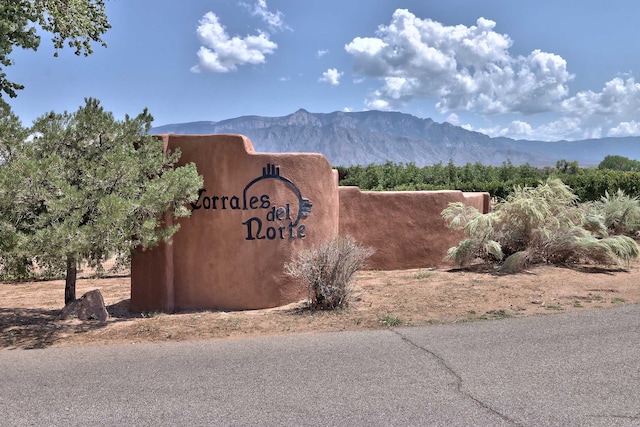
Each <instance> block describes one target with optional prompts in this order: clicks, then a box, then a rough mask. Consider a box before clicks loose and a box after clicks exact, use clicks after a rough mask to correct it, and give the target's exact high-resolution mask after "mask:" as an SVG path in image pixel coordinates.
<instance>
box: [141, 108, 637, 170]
mask: <svg viewBox="0 0 640 427" xmlns="http://www.w3.org/2000/svg"><path fill="white" fill-rule="evenodd" d="M151 133H152V134H165V133H172V134H221V133H239V134H243V135H246V136H248V137H249V138H250V139H251V141H252V142H253V145H254V147H255V149H256V151H259V152H315V153H322V154H324V155H325V156H326V157H327V158H328V159H329V162H330V163H331V164H332V165H334V166H350V165H358V164H359V165H368V164H370V163H385V162H386V161H392V162H396V163H400V162H402V163H410V162H413V163H415V164H416V165H418V166H424V165H432V164H436V163H438V162H441V163H443V164H446V163H448V162H449V161H452V162H453V163H454V164H455V165H457V166H462V165H464V164H466V163H476V162H479V163H481V164H483V165H487V166H489V165H492V166H499V165H501V164H503V163H504V162H507V161H510V162H511V163H512V164H514V165H521V164H525V163H528V164H530V165H531V166H537V167H543V166H555V165H556V162H557V161H558V160H566V161H569V162H573V161H577V162H578V163H579V164H580V166H581V167H590V166H597V165H598V164H599V163H600V162H601V161H602V160H603V159H604V158H605V157H606V156H607V155H618V156H623V157H627V158H630V159H634V160H640V137H624V138H601V139H586V140H581V141H557V142H546V141H528V140H514V139H510V138H504V137H499V138H491V137H489V136H487V135H484V134H482V133H479V132H473V131H468V130H466V129H463V128H461V127H458V126H454V125H451V124H449V123H446V122H445V123H437V122H434V121H433V120H431V119H428V118H427V119H421V118H418V117H415V116H412V115H409V114H404V113H398V112H388V111H363V112H342V111H336V112H333V113H310V112H308V111H306V110H304V109H300V110H298V111H296V112H295V113H293V114H290V115H287V116H282V117H260V116H242V117H237V118H233V119H227V120H222V121H218V122H211V121H198V122H190V123H176V124H169V125H164V126H158V127H154V128H153V129H151Z"/></svg>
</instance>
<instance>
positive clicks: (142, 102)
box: [7, 0, 640, 140]
mask: <svg viewBox="0 0 640 427" xmlns="http://www.w3.org/2000/svg"><path fill="white" fill-rule="evenodd" d="M107 13H108V15H109V20H110V22H111V24H112V27H113V28H112V29H111V30H109V32H108V33H107V34H106V35H105V37H104V40H105V41H106V42H107V44H108V47H107V48H106V49H105V48H102V47H100V46H96V47H95V52H94V54H93V55H91V56H89V57H86V58H85V57H76V56H75V55H73V52H72V51H71V50H70V49H64V50H62V51H60V55H59V57H58V58H54V57H53V48H52V46H51V43H50V42H49V38H47V37H46V35H45V37H43V41H42V44H41V47H40V49H39V50H38V51H37V52H32V51H21V50H15V51H14V53H13V54H12V56H11V57H12V59H13V60H14V62H15V65H13V66H11V67H9V68H8V69H7V75H8V78H9V79H12V80H15V81H18V82H20V83H22V84H24V85H25V86H26V89H24V90H23V91H21V92H19V95H18V98H16V99H10V100H9V103H10V104H11V106H12V108H13V110H14V112H15V113H16V114H17V115H18V116H19V117H20V118H21V119H22V121H23V123H24V124H25V125H28V124H30V123H31V122H32V120H33V119H35V118H36V117H38V116H40V115H42V114H44V113H46V112H48V111H51V110H54V111H56V112H62V111H64V110H67V111H75V110H76V109H77V108H78V106H80V105H81V104H82V103H83V99H84V97H89V96H90V97H94V98H98V99H100V100H101V101H102V104H103V105H104V107H105V108H106V109H107V110H110V111H113V112H114V113H115V115H116V116H117V117H123V116H124V114H129V115H135V114H137V113H139V112H140V111H142V109H143V108H144V107H148V108H149V111H150V112H151V114H152V115H153V116H154V117H155V122H154V125H156V126H159V125H163V124H170V123H182V122H189V121H199V120H212V121H219V120H224V119H227V118H233V117H237V116H243V115H261V116H284V115H287V114H291V113H293V112H294V111H296V110H297V109H299V108H304V109H306V110H308V111H310V112H314V113H329V112H333V111H364V110H372V109H382V110H392V111H401V112H404V113H409V114H413V115H415V116H418V117H422V118H426V117H430V118H432V119H434V120H435V121H437V122H444V121H449V122H450V123H452V124H455V125H458V126H463V127H465V128H467V129H470V130H476V131H479V132H483V133H486V134H488V135H490V136H508V137H513V138H516V139H542V140H561V139H568V140H575V139H584V138H591V137H595V138H598V137H606V136H628V135H640V114H639V111H640V83H638V82H639V81H640V25H638V21H637V19H638V16H640V2H638V1H637V0H611V1H608V2H603V1H602V0H597V1H593V0H562V1H558V0H536V1H529V0H521V1H514V0H482V1H480V0H448V1H435V0H434V1H426V0H411V1H391V0H367V1H356V0H351V1H349V0H340V1H336V0H322V1H312V0H306V1H299V0H257V1H256V0H242V1H237V0H236V1H227V0H216V1H213V0H209V1H201V0H188V1H183V2H179V1H175V0H134V1H124V0H109V1H108V2H107Z"/></svg>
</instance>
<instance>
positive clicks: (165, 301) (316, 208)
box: [131, 135, 338, 311]
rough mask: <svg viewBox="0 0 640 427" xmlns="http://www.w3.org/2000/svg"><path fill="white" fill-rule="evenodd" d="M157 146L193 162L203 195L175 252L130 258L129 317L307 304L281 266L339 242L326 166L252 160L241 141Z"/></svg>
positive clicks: (200, 139) (177, 138) (190, 140)
mask: <svg viewBox="0 0 640 427" xmlns="http://www.w3.org/2000/svg"><path fill="white" fill-rule="evenodd" d="M163 139H164V142H165V145H166V148H167V149H168V150H175V149H176V148H179V149H180V150H181V153H182V156H181V158H180V163H181V164H183V163H189V162H194V163H196V165H197V167H198V172H199V173H200V174H202V176H203V178H204V186H203V188H202V189H201V190H200V192H199V197H198V200H196V201H195V202H193V203H192V204H191V211H192V212H191V216H190V217H189V218H185V219H181V220H180V221H179V223H180V230H179V231H178V232H177V233H176V234H175V235H174V237H173V244H171V245H167V244H163V245H161V246H160V247H158V248H154V249H152V250H150V251H148V252H143V253H138V254H134V256H133V259H132V290H131V305H132V308H133V309H134V310H150V309H162V310H165V311H174V310H179V309H199V308H214V309H226V310H228V309H250V308H264V307H274V306H278V305H282V304H286V303H289V302H291V301H293V300H297V299H300V298H302V297H304V296H305V295H306V289H304V286H303V284H301V283H299V282H296V281H294V279H293V278H291V277H289V276H288V275H286V274H285V273H284V270H283V266H284V263H285V262H288V261H290V260H291V258H292V256H293V255H294V254H295V253H296V252H298V251H300V250H303V249H309V248H311V247H312V246H313V245H314V244H317V243H322V242H324V241H327V240H329V239H330V238H331V237H332V236H333V235H335V234H337V233H338V222H337V218H338V192H337V177H336V174H335V172H334V171H333V170H332V168H331V166H330V165H329V163H328V162H327V160H326V159H325V158H324V157H323V156H321V155H319V154H312V153H305V154H301V153H299V154H295V153H294V154H269V153H255V151H254V150H253V146H252V144H251V142H250V141H249V140H248V139H247V138H245V137H243V136H240V135H215V136H193V135H166V136H163ZM311 195H312V196H311ZM312 212H313V214H312ZM168 220H169V221H171V219H168Z"/></svg>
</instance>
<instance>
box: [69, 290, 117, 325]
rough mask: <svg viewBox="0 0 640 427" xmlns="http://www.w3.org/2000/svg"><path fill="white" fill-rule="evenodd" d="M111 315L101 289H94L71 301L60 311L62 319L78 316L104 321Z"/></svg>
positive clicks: (79, 317) (84, 318)
mask: <svg viewBox="0 0 640 427" xmlns="http://www.w3.org/2000/svg"><path fill="white" fill-rule="evenodd" d="M108 317H109V313H108V312H107V308H106V307H105V305H104V299H103V298H102V293H101V292H100V290H99V289H94V290H93V291H89V292H87V293H86V294H84V295H82V297H80V298H79V299H77V300H75V301H73V302H70V303H69V304H67V305H66V306H65V307H64V308H63V309H62V313H60V319H63V320H66V319H70V318H76V319H80V320H99V321H100V322H104V321H106V320H107V318H108Z"/></svg>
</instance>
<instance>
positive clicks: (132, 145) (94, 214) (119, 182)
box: [0, 99, 202, 283]
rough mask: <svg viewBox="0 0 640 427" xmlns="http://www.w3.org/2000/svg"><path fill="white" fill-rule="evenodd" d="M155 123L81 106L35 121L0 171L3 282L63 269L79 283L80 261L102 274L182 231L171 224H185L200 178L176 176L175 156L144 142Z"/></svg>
mask: <svg viewBox="0 0 640 427" xmlns="http://www.w3.org/2000/svg"><path fill="white" fill-rule="evenodd" d="M11 117H12V116H8V118H7V117H5V118H4V119H0V126H2V123H13V122H12V118H11ZM152 121H153V118H152V117H151V115H149V114H148V112H147V111H146V110H145V111H144V112H142V113H141V114H139V115H138V116H136V117H135V118H131V117H129V116H126V117H125V119H124V120H122V121H119V120H115V119H114V117H113V115H112V114H111V113H109V112H106V111H104V109H103V108H102V106H101V105H100V103H99V101H97V100H95V99H86V100H85V105H84V106H82V107H80V108H79V109H78V110H77V111H76V112H75V113H73V114H69V113H66V112H65V113H63V114H55V113H53V112H52V113H49V114H46V115H44V116H42V117H40V118H38V119H37V120H36V121H35V122H34V125H33V128H31V129H29V131H28V132H29V133H31V134H37V135H39V137H37V138H35V139H34V140H33V141H31V142H25V141H24V139H23V140H14V141H13V142H12V144H11V145H12V147H14V148H13V151H12V154H11V156H10V157H8V159H7V161H6V162H5V163H4V164H3V165H2V166H0V234H1V235H2V239H1V242H2V243H1V245H0V273H2V274H3V275H4V276H14V277H15V276H18V277H24V275H25V274H29V273H30V271H31V268H32V267H37V269H38V271H40V272H41V273H42V274H45V275H59V274H61V273H62V272H64V271H65V270H66V271H67V279H68V280H72V281H73V282H74V283H75V277H69V274H73V275H75V266H76V265H77V263H79V262H82V261H84V262H87V263H88V264H89V265H90V266H92V267H96V268H98V269H101V265H102V263H103V262H104V261H105V260H106V259H108V258H111V257H116V258H117V260H118V265H121V264H124V263H126V262H128V258H129V256H130V253H131V250H133V249H136V248H141V249H145V248H149V247H152V246H154V245H156V244H158V243H159V242H160V241H166V240H168V239H169V238H170V237H171V235H172V234H173V233H174V232H175V231H176V230H177V228H178V225H173V224H172V220H171V216H173V217H174V218H179V217H183V216H187V215H189V210H188V209H187V208H186V207H185V204H187V203H188V202H190V201H194V200H196V198H197V192H198V189H199V188H200V187H201V186H202V179H201V177H200V176H199V175H198V173H197V171H196V167H195V165H193V164H189V165H186V166H181V167H174V165H175V163H176V162H177V160H178V159H179V157H180V153H179V152H173V153H166V154H165V153H163V144H162V142H161V141H159V140H157V139H155V138H153V137H151V136H150V135H148V134H147V133H148V131H149V129H150V128H151V122H152ZM21 134H23V133H22V132H17V135H21ZM165 212H168V213H169V214H168V215H165V217H164V218H163V213H165ZM165 220H169V221H168V222H166V223H165V222H164V221H165ZM69 267H71V271H70V270H69Z"/></svg>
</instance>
